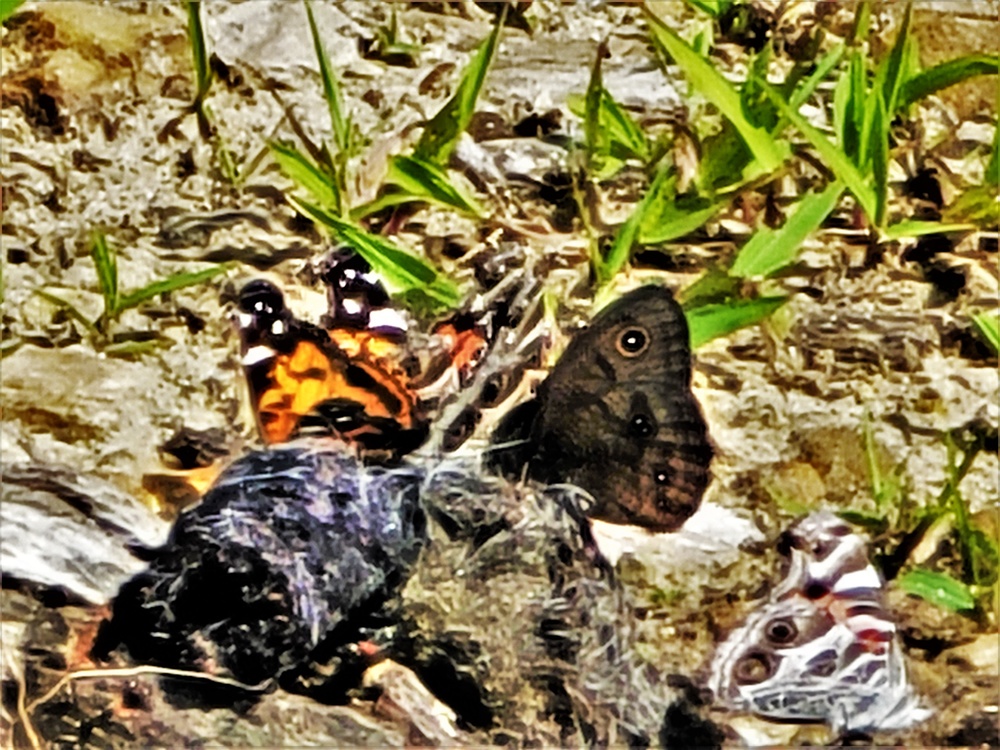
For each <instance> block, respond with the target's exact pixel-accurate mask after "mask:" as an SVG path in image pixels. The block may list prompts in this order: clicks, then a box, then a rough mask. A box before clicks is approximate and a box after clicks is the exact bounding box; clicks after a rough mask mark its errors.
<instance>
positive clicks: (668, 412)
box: [488, 286, 712, 532]
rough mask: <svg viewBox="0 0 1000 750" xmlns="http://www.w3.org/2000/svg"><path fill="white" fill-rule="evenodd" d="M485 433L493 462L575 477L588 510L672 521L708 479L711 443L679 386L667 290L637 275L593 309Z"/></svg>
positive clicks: (680, 333)
mask: <svg viewBox="0 0 1000 750" xmlns="http://www.w3.org/2000/svg"><path fill="white" fill-rule="evenodd" d="M492 440H493V443H494V447H493V449H492V450H491V452H490V458H489V459H488V460H489V463H491V464H492V466H493V467H494V468H496V469H498V470H499V471H501V472H502V473H504V474H507V475H510V476H515V477H517V476H522V475H524V474H526V475H527V476H529V477H531V478H532V479H535V480H537V481H540V482H545V483H549V484H553V483H560V482H568V483H571V484H575V485H577V486H579V487H581V488H583V489H584V490H586V491H587V492H589V493H590V494H591V495H592V496H593V497H594V500H595V504H594V506H593V508H591V509H590V510H589V511H587V515H589V516H590V517H592V518H596V519H600V520H604V521H609V522H612V523H620V524H632V525H636V526H642V527H645V528H647V529H649V530H651V531H656V532H662V531H675V530H676V529H677V528H679V527H680V526H681V524H682V523H684V521H685V520H687V518H689V517H690V516H691V515H692V514H693V513H694V512H695V511H696V510H697V509H698V505H699V504H700V502H701V496H702V493H703V492H704V491H705V487H706V486H707V485H708V481H709V472H708V465H709V463H710V462H711V460H712V446H711V445H710V443H709V442H708V436H707V430H706V427H705V420H704V418H703V417H702V414H701V410H700V409H699V407H698V402H697V401H696V400H695V398H694V396H693V394H692V393H691V347H690V344H689V342H688V328H687V322H686V321H685V318H684V313H683V312H682V310H681V308H680V306H679V305H678V304H677V302H675V301H674V298H673V296H672V295H671V294H670V292H669V291H668V290H667V289H664V288H663V287H658V286H644V287H641V288H639V289H636V290H635V291H632V292H630V293H629V294H626V295H625V296H623V297H622V298H621V299H619V300H617V301H616V302H614V303H613V304H611V305H609V306H608V307H606V308H605V309H604V310H602V311H601V312H600V313H599V314H598V315H597V316H596V317H595V318H594V320H593V322H592V323H591V324H590V326H589V328H587V329H585V330H583V331H582V332H580V333H579V334H577V336H576V337H575V338H574V339H573V341H572V342H571V343H570V345H569V346H568V347H567V348H566V351H565V353H564V354H563V355H562V357H561V358H560V359H559V362H558V363H557V364H556V366H555V368H554V369H553V370H552V373H551V374H550V375H549V377H548V378H547V379H546V380H545V381H544V382H543V383H542V384H541V386H540V387H539V389H538V393H537V395H536V397H535V398H534V399H532V400H531V401H528V402H526V403H524V404H521V405H520V406H518V407H517V408H516V409H515V410H514V411H512V412H511V413H510V414H509V415H508V416H507V417H505V418H504V420H503V421H502V422H501V423H500V425H499V427H498V428H497V430H496V431H495V432H494V434H493V438H492Z"/></svg>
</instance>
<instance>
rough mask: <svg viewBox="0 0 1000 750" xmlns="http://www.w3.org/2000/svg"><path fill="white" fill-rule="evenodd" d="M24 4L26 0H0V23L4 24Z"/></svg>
mask: <svg viewBox="0 0 1000 750" xmlns="http://www.w3.org/2000/svg"><path fill="white" fill-rule="evenodd" d="M23 4H24V0H0V23H3V22H4V21H6V20H7V19H8V18H10V17H11V16H12V15H14V12H15V11H16V10H17V9H18V8H20V7H21V6H22V5H23Z"/></svg>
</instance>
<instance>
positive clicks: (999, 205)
mask: <svg viewBox="0 0 1000 750" xmlns="http://www.w3.org/2000/svg"><path fill="white" fill-rule="evenodd" d="M941 214H942V216H941V218H942V219H943V220H944V221H946V222H954V223H958V224H969V223H971V224H974V225H975V226H977V227H979V228H981V229H984V230H987V231H990V230H992V231H994V232H995V231H996V230H997V223H998V219H1000V194H998V191H997V186H996V185H989V184H987V185H977V186H976V187H973V188H969V189H968V190H966V191H965V192H964V193H962V195H960V196H959V197H958V198H957V199H955V202H954V203H952V204H951V205H950V206H946V207H945V209H944V211H942V212H941Z"/></svg>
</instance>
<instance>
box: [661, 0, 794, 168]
mask: <svg viewBox="0 0 1000 750" xmlns="http://www.w3.org/2000/svg"><path fill="white" fill-rule="evenodd" d="M643 8H644V10H645V14H646V18H647V19H648V20H649V21H650V31H651V34H652V39H653V46H654V47H656V48H657V49H658V50H659V51H660V52H661V53H665V57H666V58H668V59H672V60H673V61H675V62H676V63H677V64H678V65H679V66H680V67H681V69H682V70H683V71H684V74H685V76H686V77H687V79H688V80H689V81H690V82H691V85H692V86H693V87H694V88H695V89H696V90H697V91H699V92H700V93H701V94H702V95H703V96H704V97H705V98H706V99H708V101H710V102H711V103H712V104H714V105H715V106H716V107H717V108H718V109H719V111H720V112H722V114H723V116H724V117H725V118H726V119H728V120H729V121H730V122H731V123H733V126H734V127H735V128H736V130H737V131H738V132H739V134H740V137H741V138H742V139H743V141H744V143H746V145H747V148H749V149H750V152H751V153H752V154H753V155H754V158H755V159H756V160H757V162H758V163H759V164H760V166H761V169H762V170H763V171H764V172H773V171H774V170H776V169H777V168H778V167H779V166H781V163H782V162H783V161H784V160H785V157H786V156H787V153H788V149H787V147H786V146H785V144H783V143H781V142H780V141H777V140H775V139H774V138H772V137H771V135H770V134H769V133H768V132H767V131H766V130H765V129H763V128H758V127H755V126H754V125H752V124H751V123H750V121H749V120H747V118H746V115H745V114H744V113H743V107H742V104H741V101H740V95H739V93H738V92H737V91H736V90H735V89H734V88H733V86H732V85H731V84H730V83H729V82H728V81H727V80H726V79H725V78H723V77H722V74H721V73H719V72H718V71H717V70H716V69H715V68H714V67H713V66H712V65H711V64H710V63H709V62H708V61H707V60H705V59H704V58H702V57H701V56H700V55H698V53H696V52H695V51H694V50H693V49H691V47H690V46H688V44H687V43H686V42H685V41H684V40H683V39H681V38H680V37H679V36H678V35H677V34H675V33H674V32H673V31H672V30H671V29H669V28H668V27H667V26H666V25H665V24H664V23H663V22H662V21H661V20H660V19H659V18H658V17H657V16H656V15H655V14H654V13H653V12H652V10H650V5H649V3H646V4H645V5H644V6H643Z"/></svg>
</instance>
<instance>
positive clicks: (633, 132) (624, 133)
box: [600, 89, 649, 161]
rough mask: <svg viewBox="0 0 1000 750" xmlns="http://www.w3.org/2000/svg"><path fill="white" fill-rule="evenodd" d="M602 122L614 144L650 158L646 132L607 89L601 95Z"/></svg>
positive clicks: (631, 152) (631, 153)
mask: <svg viewBox="0 0 1000 750" xmlns="http://www.w3.org/2000/svg"><path fill="white" fill-rule="evenodd" d="M600 122H601V126H602V127H603V128H605V132H606V133H607V135H608V137H609V138H610V139H611V143H612V145H613V146H614V145H615V144H617V145H620V146H621V147H623V148H624V149H625V151H626V152H627V153H628V155H631V156H635V157H636V158H638V159H641V160H642V161H647V160H648V159H649V141H648V140H647V139H646V134H645V133H643V132H642V129H641V128H640V127H639V126H638V125H636V124H635V120H633V119H632V118H631V117H630V116H629V113H628V112H626V111H625V110H624V109H623V108H622V106H621V105H620V104H618V102H616V101H615V100H614V99H613V98H612V97H611V94H609V93H608V91H607V89H605V90H604V91H603V94H602V96H601V112H600Z"/></svg>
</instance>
